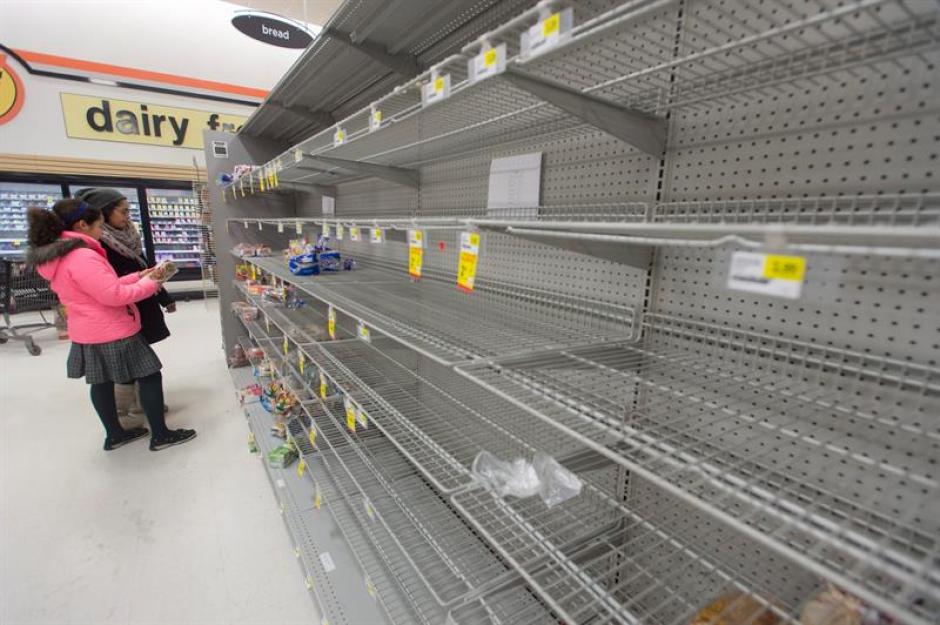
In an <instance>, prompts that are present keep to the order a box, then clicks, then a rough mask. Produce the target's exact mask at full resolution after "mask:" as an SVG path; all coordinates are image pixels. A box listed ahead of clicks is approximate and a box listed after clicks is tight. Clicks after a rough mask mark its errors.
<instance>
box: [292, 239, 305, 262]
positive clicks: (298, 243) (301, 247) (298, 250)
mask: <svg viewBox="0 0 940 625" xmlns="http://www.w3.org/2000/svg"><path fill="white" fill-rule="evenodd" d="M307 247H308V243H307V239H305V238H304V239H291V240H290V241H288V242H287V256H288V257H291V256H300V255H301V254H304V253H306V252H307Z"/></svg>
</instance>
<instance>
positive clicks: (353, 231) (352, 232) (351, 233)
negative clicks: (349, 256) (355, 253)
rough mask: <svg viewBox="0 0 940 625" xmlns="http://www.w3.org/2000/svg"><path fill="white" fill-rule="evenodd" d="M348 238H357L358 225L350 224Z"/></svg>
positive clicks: (355, 239)
mask: <svg viewBox="0 0 940 625" xmlns="http://www.w3.org/2000/svg"><path fill="white" fill-rule="evenodd" d="M349 238H350V239H352V240H353V241H358V240H359V238H360V237H359V226H350V227H349Z"/></svg>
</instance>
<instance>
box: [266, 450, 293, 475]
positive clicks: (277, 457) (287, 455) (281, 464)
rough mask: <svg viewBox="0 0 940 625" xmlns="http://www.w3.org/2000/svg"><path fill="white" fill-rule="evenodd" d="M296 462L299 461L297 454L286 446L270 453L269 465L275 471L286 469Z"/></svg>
mask: <svg viewBox="0 0 940 625" xmlns="http://www.w3.org/2000/svg"><path fill="white" fill-rule="evenodd" d="M294 460H297V452H296V451H294V450H293V449H292V448H291V447H290V446H289V445H286V444H285V445H279V446H277V447H275V448H274V449H272V450H271V451H269V452H268V465H269V466H270V467H271V468H273V469H286V468H287V467H289V466H290V465H291V464H293V463H294Z"/></svg>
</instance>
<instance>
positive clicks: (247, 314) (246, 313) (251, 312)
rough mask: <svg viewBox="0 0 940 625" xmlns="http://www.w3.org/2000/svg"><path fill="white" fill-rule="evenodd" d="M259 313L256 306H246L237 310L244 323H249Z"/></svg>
mask: <svg viewBox="0 0 940 625" xmlns="http://www.w3.org/2000/svg"><path fill="white" fill-rule="evenodd" d="M259 315H260V311H259V310H258V307H257V306H246V307H244V308H242V309H241V310H240V311H238V316H240V317H241V318H242V321H244V322H245V323H251V322H252V321H254V320H256V319H257V318H258V316H259Z"/></svg>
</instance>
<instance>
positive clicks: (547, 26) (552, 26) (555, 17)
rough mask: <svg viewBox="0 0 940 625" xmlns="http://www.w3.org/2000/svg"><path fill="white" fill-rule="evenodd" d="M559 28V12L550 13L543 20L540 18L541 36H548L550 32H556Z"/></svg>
mask: <svg viewBox="0 0 940 625" xmlns="http://www.w3.org/2000/svg"><path fill="white" fill-rule="evenodd" d="M559 28H561V14H560V13H552V14H551V15H549V16H548V17H546V18H545V19H544V20H542V36H543V37H548V36H549V35H551V34H552V33H557V32H558V29H559Z"/></svg>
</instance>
